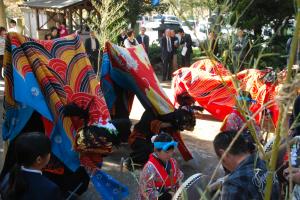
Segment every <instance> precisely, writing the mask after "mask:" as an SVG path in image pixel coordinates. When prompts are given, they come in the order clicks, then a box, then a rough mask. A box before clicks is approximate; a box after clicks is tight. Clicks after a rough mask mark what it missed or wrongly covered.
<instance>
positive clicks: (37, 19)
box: [35, 9, 40, 31]
mask: <svg viewBox="0 0 300 200" xmlns="http://www.w3.org/2000/svg"><path fill="white" fill-rule="evenodd" d="M35 11H36V15H35V17H36V26H37V30H38V31H39V30H40V16H39V9H35Z"/></svg>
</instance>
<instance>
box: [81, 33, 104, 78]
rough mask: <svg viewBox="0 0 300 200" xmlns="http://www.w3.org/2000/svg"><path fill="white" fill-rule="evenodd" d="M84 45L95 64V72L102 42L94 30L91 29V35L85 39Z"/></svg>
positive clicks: (93, 64) (92, 63)
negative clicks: (100, 42)
mask: <svg viewBox="0 0 300 200" xmlns="http://www.w3.org/2000/svg"><path fill="white" fill-rule="evenodd" d="M84 46H85V50H86V53H87V55H88V57H89V59H90V61H91V65H92V66H93V68H94V71H95V73H97V71H98V55H99V50H100V44H99V41H98V40H97V38H96V36H95V32H94V31H90V37H89V38H87V39H86V40H85V43H84Z"/></svg>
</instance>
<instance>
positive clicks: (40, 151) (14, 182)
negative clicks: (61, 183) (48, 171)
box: [5, 132, 62, 200]
mask: <svg viewBox="0 0 300 200" xmlns="http://www.w3.org/2000/svg"><path fill="white" fill-rule="evenodd" d="M15 147H16V148H15V154H16V159H17V164H16V166H15V168H14V169H13V170H12V172H11V174H10V177H9V186H8V191H7V193H6V198H5V199H9V200H14V199H18V200H25V199H26V200H27V199H28V200H29V199H30V200H40V199H43V200H59V199H62V198H61V196H60V189H59V188H58V186H57V185H55V184H54V183H53V182H51V181H50V180H48V179H47V178H46V177H44V176H43V175H42V171H41V170H42V169H43V168H44V167H45V166H46V165H47V163H48V162H49V159H50V152H51V143H50V140H49V139H48V138H47V137H46V136H45V135H44V134H42V133H37V132H35V133H24V134H23V135H21V136H20V137H19V138H17V140H16V144H15Z"/></svg>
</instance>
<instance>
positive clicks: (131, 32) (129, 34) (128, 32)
mask: <svg viewBox="0 0 300 200" xmlns="http://www.w3.org/2000/svg"><path fill="white" fill-rule="evenodd" d="M133 33H134V31H133V30H132V29H129V30H128V31H127V36H128V37H130V36H132V34H133Z"/></svg>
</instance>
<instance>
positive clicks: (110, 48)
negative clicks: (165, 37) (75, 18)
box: [101, 42, 192, 160]
mask: <svg viewBox="0 0 300 200" xmlns="http://www.w3.org/2000/svg"><path fill="white" fill-rule="evenodd" d="M101 70H102V71H101V85H102V88H103V89H102V91H103V93H104V95H105V99H106V102H108V107H109V109H111V108H112V106H113V104H114V102H115V99H116V93H115V90H114V84H117V85H118V86H120V87H122V88H123V89H125V90H128V91H131V92H132V93H133V94H135V95H136V96H137V97H138V99H139V100H140V102H141V104H142V105H143V107H144V108H145V109H146V110H152V111H153V112H154V113H156V114H159V115H164V114H168V113H171V112H173V111H175V107H174V105H173V104H172V103H171V101H170V99H169V98H168V96H167V95H166V93H165V92H164V90H163V88H162V87H161V86H160V83H159V81H158V79H157V77H156V75H155V73H154V71H153V68H152V66H151V63H150V61H149V58H148V55H147V53H146V51H145V49H144V47H143V46H142V45H137V46H135V47H131V48H123V47H120V46H117V45H115V44H112V43H109V42H108V43H106V48H105V52H104V55H103V61H102V69H101ZM130 102H131V103H132V101H130ZM130 106H131V105H129V107H130ZM172 136H173V137H174V139H175V140H177V141H178V142H179V146H178V149H179V151H180V152H181V153H182V155H183V157H184V159H185V160H189V159H191V158H192V156H191V154H190V153H189V152H188V150H187V148H186V147H185V146H184V143H183V141H182V139H181V137H180V134H179V132H177V133H173V134H172Z"/></svg>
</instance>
